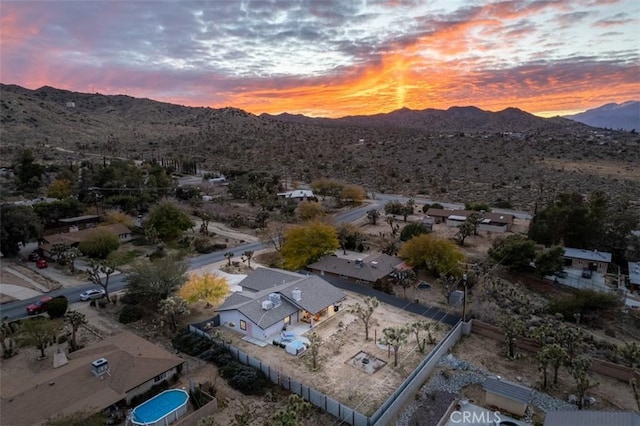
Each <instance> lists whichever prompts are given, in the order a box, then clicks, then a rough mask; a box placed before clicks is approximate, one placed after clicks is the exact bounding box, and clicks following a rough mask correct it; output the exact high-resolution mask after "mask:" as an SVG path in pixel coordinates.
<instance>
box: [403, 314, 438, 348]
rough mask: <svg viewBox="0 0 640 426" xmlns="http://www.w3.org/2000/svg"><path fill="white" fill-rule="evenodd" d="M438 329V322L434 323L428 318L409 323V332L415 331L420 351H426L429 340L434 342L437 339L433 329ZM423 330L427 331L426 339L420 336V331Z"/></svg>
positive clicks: (430, 342)
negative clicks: (432, 332)
mask: <svg viewBox="0 0 640 426" xmlns="http://www.w3.org/2000/svg"><path fill="white" fill-rule="evenodd" d="M437 329H438V324H435V323H432V322H431V321H427V320H422V321H418V322H414V323H413V324H410V325H409V332H410V333H413V335H414V336H416V343H417V344H418V350H419V351H420V353H424V350H425V348H426V346H427V342H428V343H429V344H432V343H434V342H435V339H434V337H433V335H432V334H431V330H437ZM422 331H426V332H427V338H426V339H424V338H422V339H421V338H420V332H422Z"/></svg>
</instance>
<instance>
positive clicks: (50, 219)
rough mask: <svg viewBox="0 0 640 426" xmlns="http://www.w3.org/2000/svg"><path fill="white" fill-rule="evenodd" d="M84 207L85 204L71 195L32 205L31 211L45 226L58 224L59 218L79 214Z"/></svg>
mask: <svg viewBox="0 0 640 426" xmlns="http://www.w3.org/2000/svg"><path fill="white" fill-rule="evenodd" d="M85 209H86V206H85V204H84V203H82V202H81V201H79V200H78V199H76V198H73V197H68V198H65V199H62V200H57V201H53V202H50V203H38V204H34V205H33V211H34V212H36V214H37V215H38V217H39V218H40V221H41V222H42V223H43V224H44V226H45V227H55V226H58V224H59V221H60V219H64V218H67V217H76V216H80V215H81V214H83V212H84V211H85Z"/></svg>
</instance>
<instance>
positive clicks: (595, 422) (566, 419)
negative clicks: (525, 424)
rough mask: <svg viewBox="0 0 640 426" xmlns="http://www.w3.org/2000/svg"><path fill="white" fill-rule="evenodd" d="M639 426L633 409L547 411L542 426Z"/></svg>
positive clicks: (639, 418)
mask: <svg viewBox="0 0 640 426" xmlns="http://www.w3.org/2000/svg"><path fill="white" fill-rule="evenodd" d="M602 425H607V426H640V414H638V413H634V412H633V411H573V410H572V411H569V410H558V411H548V412H547V415H546V417H545V419H544V426H602Z"/></svg>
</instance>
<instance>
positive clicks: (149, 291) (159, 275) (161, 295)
mask: <svg viewBox="0 0 640 426" xmlns="http://www.w3.org/2000/svg"><path fill="white" fill-rule="evenodd" d="M186 271H187V265H186V263H185V262H184V261H183V260H181V259H179V258H178V257H176V256H168V257H167V258H164V259H162V260H161V261H155V262H145V263H138V264H136V265H134V267H133V270H132V271H131V273H129V275H127V276H126V277H125V281H126V283H127V287H126V294H127V296H129V297H130V298H132V299H134V300H137V301H138V302H139V303H141V304H143V305H145V306H148V307H150V308H155V307H157V306H158V303H160V301H161V300H163V299H166V298H168V297H169V296H172V295H173V294H174V293H175V292H176V291H178V289H179V288H180V287H182V285H183V284H184V283H185V282H186V281H187V275H186Z"/></svg>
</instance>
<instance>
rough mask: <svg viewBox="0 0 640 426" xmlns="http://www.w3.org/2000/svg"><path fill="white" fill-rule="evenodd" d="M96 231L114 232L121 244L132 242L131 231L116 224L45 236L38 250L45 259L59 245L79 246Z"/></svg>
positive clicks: (41, 239)
mask: <svg viewBox="0 0 640 426" xmlns="http://www.w3.org/2000/svg"><path fill="white" fill-rule="evenodd" d="M96 229H106V230H108V231H110V232H113V233H114V234H115V235H116V236H117V237H118V239H119V240H120V242H121V243H124V242H127V241H130V240H131V230H130V229H129V228H127V227H126V226H125V225H123V224H121V223H114V224H111V225H105V226H99V227H95V228H87V229H83V230H81V231H73V232H63V233H61V234H51V235H43V236H42V237H41V238H40V241H39V244H38V249H39V250H41V251H42V254H43V255H44V256H45V257H49V256H50V255H51V254H50V253H49V250H51V248H52V247H53V245H54V244H57V243H66V244H69V245H71V246H78V245H79V244H80V243H81V242H82V241H84V240H85V239H86V238H88V237H89V236H90V235H91V234H92V232H93V231H94V230H96Z"/></svg>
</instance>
